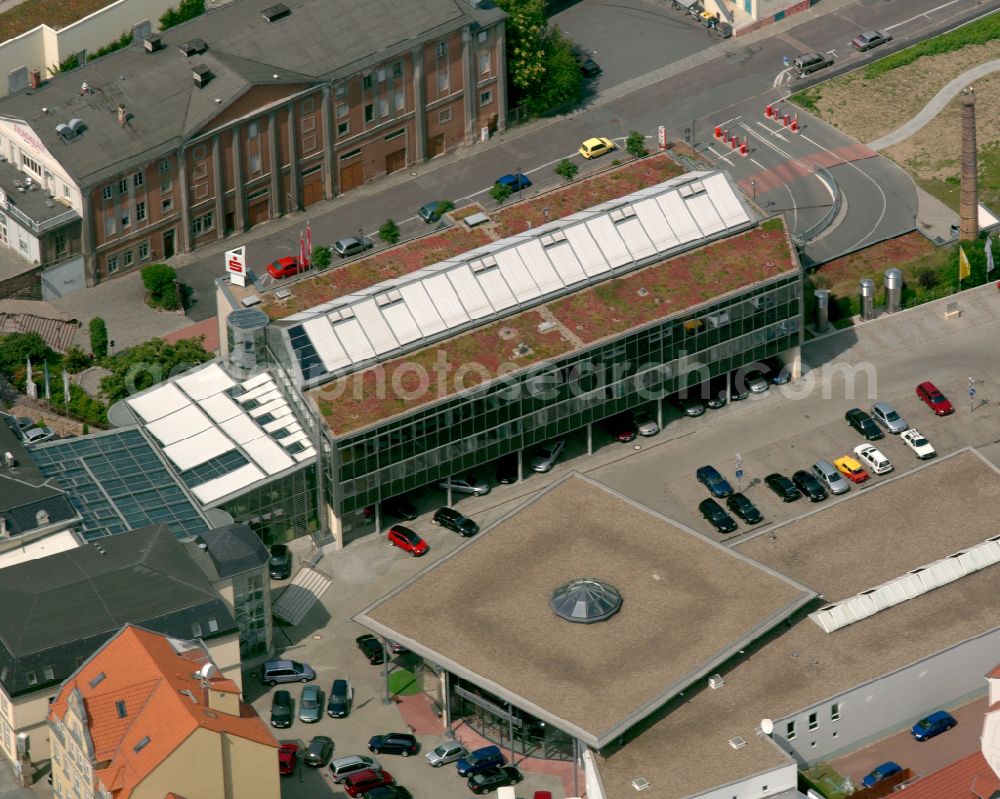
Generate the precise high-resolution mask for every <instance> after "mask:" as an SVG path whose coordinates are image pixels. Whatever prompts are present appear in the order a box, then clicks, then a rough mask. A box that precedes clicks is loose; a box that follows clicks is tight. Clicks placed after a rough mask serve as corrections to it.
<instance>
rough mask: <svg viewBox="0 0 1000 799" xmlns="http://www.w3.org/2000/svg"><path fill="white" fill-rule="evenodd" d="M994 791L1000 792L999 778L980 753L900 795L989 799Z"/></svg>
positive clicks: (915, 798) (917, 798)
mask: <svg viewBox="0 0 1000 799" xmlns="http://www.w3.org/2000/svg"><path fill="white" fill-rule="evenodd" d="M996 791H1000V778H998V777H997V775H996V774H995V773H994V772H993V769H991V768H990V767H989V765H988V764H987V763H986V758H984V757H983V753H982V752H974V753H973V754H971V755H969V756H968V757H963V758H962V759H961V760H956V761H955V762H954V763H952V764H951V765H948V766H945V767H944V768H943V769H940V770H939V771H935V772H934V773H933V774H928V775H927V776H926V777H923V778H921V779H919V780H917V781H916V782H914V783H913V784H911V785H908V786H907V787H906V789H905V790H904V791H903V793H902V794H901V795H902V796H905V797H906V799H990V797H991V796H993V794H994V793H995V792H996Z"/></svg>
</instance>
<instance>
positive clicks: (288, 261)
mask: <svg viewBox="0 0 1000 799" xmlns="http://www.w3.org/2000/svg"><path fill="white" fill-rule="evenodd" d="M301 271H302V265H301V264H300V263H299V259H298V258H296V257H295V256H294V255H286V256H285V257H284V258H279V259H278V260H277V261H275V262H274V263H273V264H268V265H267V273H268V274H269V275H270V276H271V277H273V278H274V279H275V280H277V279H278V278H282V277H291V276H292V275H297V274H298V273H299V272H301Z"/></svg>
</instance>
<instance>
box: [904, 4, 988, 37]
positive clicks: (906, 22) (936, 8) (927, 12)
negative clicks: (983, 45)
mask: <svg viewBox="0 0 1000 799" xmlns="http://www.w3.org/2000/svg"><path fill="white" fill-rule="evenodd" d="M957 2H958V0H948V2H947V3H943V4H941V5H939V6H935V7H934V8H928V9H927V10H926V11H922V12H921V13H919V14H916V15H915V16H912V17H910V18H909V19H904V20H903V21H902V22H897V23H896V24H895V25H890V26H889V27H888V28H886V30H887V31H891V30H893V29H895V28H898V27H900V26H902V25H908V24H909V23H911V22H913V20H915V19H920V18H921V17H925V18H926V17H928V16H929V15H930V14H933V13H934V12H935V11H940V10H941V9H942V8H947V7H948V6H953V5H955V3H957ZM991 13H992V12H991Z"/></svg>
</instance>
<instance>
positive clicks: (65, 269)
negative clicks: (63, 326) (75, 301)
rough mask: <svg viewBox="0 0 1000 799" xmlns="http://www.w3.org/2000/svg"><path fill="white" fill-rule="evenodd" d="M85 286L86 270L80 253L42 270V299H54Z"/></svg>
mask: <svg viewBox="0 0 1000 799" xmlns="http://www.w3.org/2000/svg"><path fill="white" fill-rule="evenodd" d="M85 288H87V272H86V267H85V265H84V260H83V256H82V255H76V256H74V257H72V258H70V259H68V260H66V261H63V262H62V263H60V264H56V265H55V266H50V267H48V268H47V269H45V270H43V271H42V299H43V300H55V299H58V298H59V297H65V296H66V295H67V294H72V293H73V292H75V291H81V290H83V289H85Z"/></svg>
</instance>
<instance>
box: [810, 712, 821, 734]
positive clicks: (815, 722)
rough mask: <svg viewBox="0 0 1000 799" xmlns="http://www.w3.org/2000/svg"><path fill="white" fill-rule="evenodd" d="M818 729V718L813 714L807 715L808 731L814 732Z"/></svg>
mask: <svg viewBox="0 0 1000 799" xmlns="http://www.w3.org/2000/svg"><path fill="white" fill-rule="evenodd" d="M818 727H819V717H818V716H817V715H816V714H815V713H810V714H809V729H810V730H815V729H817V728H818Z"/></svg>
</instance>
